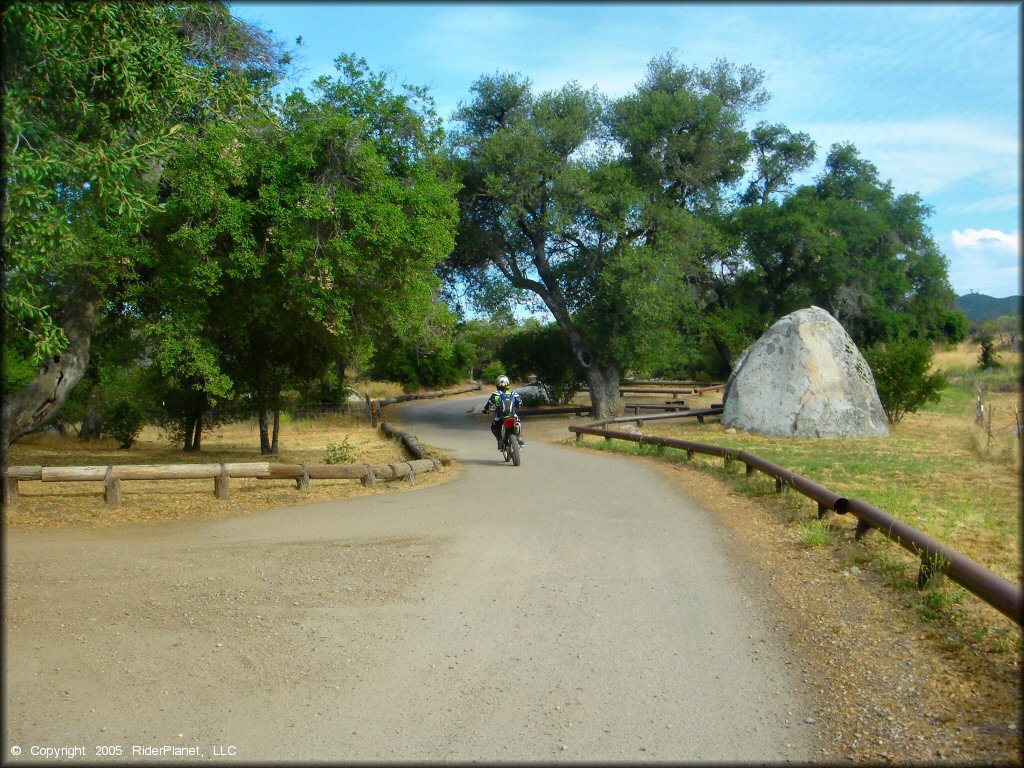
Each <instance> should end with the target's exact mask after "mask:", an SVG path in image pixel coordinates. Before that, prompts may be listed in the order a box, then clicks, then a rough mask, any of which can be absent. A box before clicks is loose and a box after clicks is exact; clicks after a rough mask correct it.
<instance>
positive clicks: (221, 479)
mask: <svg viewBox="0 0 1024 768" xmlns="http://www.w3.org/2000/svg"><path fill="white" fill-rule="evenodd" d="M213 495H214V496H216V497H217V498H218V499H222V500H226V499H228V498H230V496H231V476H230V475H229V474H228V468H227V467H225V466H224V464H223V463H222V464H221V465H220V474H219V475H216V476H215V477H214V478H213Z"/></svg>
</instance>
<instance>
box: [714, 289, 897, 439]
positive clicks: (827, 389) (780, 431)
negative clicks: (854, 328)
mask: <svg viewBox="0 0 1024 768" xmlns="http://www.w3.org/2000/svg"><path fill="white" fill-rule="evenodd" d="M722 424H724V425H727V426H731V427H736V428H737V429H742V430H746V431H748V432H758V433H761V434H765V435H773V436H776V437H886V436H888V434H889V427H888V424H887V422H886V418H885V411H883V410H882V403H881V401H879V399H878V390H877V389H876V388H875V379H874V377H873V376H872V375H871V369H870V368H869V367H868V364H867V362H866V361H865V360H864V357H863V356H862V355H861V353H860V350H858V349H857V346H856V345H855V344H854V343H853V339H851V338H850V336H849V334H847V333H846V330H845V329H844V328H843V326H841V325H840V324H839V321H838V320H836V319H835V318H834V317H832V315H830V314H829V313H828V312H826V311H825V310H824V309H821V308H820V307H810V308H808V309H801V310H799V311H798V312H793V313H792V314H789V315H786V316H785V317H784V318H782V319H781V320H779V321H778V322H777V323H775V325H773V326H772V327H771V328H769V329H768V330H767V331H766V332H765V333H764V335H763V336H761V338H760V339H758V340H757V341H756V342H754V343H753V344H751V345H750V346H749V347H748V348H747V349H746V351H744V352H743V354H742V355H740V357H739V359H738V360H737V362H736V366H735V368H733V372H732V375H731V376H730V377H729V381H728V382H727V383H726V387H725V409H724V411H723V413H722Z"/></svg>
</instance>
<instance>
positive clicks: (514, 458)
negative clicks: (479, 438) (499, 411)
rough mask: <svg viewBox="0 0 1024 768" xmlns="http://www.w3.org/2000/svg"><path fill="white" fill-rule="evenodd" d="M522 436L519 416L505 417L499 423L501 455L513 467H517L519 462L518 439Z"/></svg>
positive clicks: (514, 414)
mask: <svg viewBox="0 0 1024 768" xmlns="http://www.w3.org/2000/svg"><path fill="white" fill-rule="evenodd" d="M522 434H523V425H522V423H521V422H520V421H519V414H518V413H513V414H512V415H511V416H506V417H505V418H504V419H502V422H501V446H502V448H501V455H502V456H504V457H505V461H510V460H511V462H512V464H514V465H515V466H517V467H518V466H519V462H520V461H521V458H520V454H519V448H520V445H519V437H520V435H522Z"/></svg>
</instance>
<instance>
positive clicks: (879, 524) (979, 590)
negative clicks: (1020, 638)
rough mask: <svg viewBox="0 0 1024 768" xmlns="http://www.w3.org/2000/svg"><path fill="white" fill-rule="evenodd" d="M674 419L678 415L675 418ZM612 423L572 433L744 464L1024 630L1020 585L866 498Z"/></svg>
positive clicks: (731, 452) (923, 581)
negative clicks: (886, 542)
mask: <svg viewBox="0 0 1024 768" xmlns="http://www.w3.org/2000/svg"><path fill="white" fill-rule="evenodd" d="M671 415H673V416H674V415H676V414H671ZM647 418H648V419H650V418H653V417H647ZM634 420H635V419H634V418H620V419H618V421H634ZM613 421H616V420H608V421H607V422H595V423H594V424H586V425H582V426H577V425H573V426H570V427H569V431H570V432H573V433H575V434H576V439H577V440H579V438H580V436H581V435H595V436H597V437H604V438H606V439H609V440H628V441H630V442H634V443H640V444H646V445H660V446H665V447H668V448H677V449H680V450H684V451H686V454H687V457H692V456H693V454H694V453H702V454H707V455H711V456H718V457H721V458H723V459H724V460H725V461H726V463H729V462H733V461H741V462H743V463H744V464H745V465H746V472H747V475H751V474H753V472H754V471H755V470H757V471H760V472H763V473H764V474H766V475H769V476H771V477H774V478H775V490H776V491H779V492H781V491H782V489H783V487H784V486H789V487H791V488H795V489H796V490H797V491H799V492H800V493H802V494H803V495H804V496H807V497H808V498H810V499H813V500H814V501H816V502H817V504H818V517H819V519H820V518H821V517H823V516H824V515H825V513H826V512H828V511H833V512H836V513H837V514H840V515H846V514H851V515H853V516H854V517H856V518H857V527H856V529H855V532H854V536H855V538H856V539H860V538H862V537H863V536H864V535H866V534H867V533H869V532H870V531H872V530H878V531H880V532H881V533H882V534H883V535H884V536H886V537H887V538H889V539H891V540H893V541H895V542H896V543H897V544H899V545H900V546H901V547H903V548H904V549H906V550H907V551H908V552H910V553H911V554H913V555H914V556H916V557H917V558H919V559H920V561H921V566H920V570H919V571H918V578H917V585H918V588H919V589H921V588H924V587H926V586H928V585H929V584H930V583H933V581H936V580H938V579H939V578H941V577H942V576H943V575H945V576H948V577H949V578H950V579H952V580H953V581H955V582H956V583H957V584H959V585H960V586H962V587H963V588H964V589H966V590H968V591H969V592H971V593H972V594H974V595H975V596H976V597H979V598H980V599H982V600H984V601H985V602H986V603H988V604H989V605H991V606H992V607H993V608H995V609H996V610H997V611H999V612H1000V613H1002V614H1003V615H1004V616H1006V617H1008V618H1010V619H1012V620H1013V621H1015V622H1016V623H1017V624H1019V625H1024V592H1022V590H1021V588H1020V586H1019V585H1015V584H1012V583H1010V582H1009V581H1007V580H1006V579H1004V578H1003V577H1002V576H999V575H997V574H995V573H992V572H991V571H989V570H987V569H986V568H983V567H982V566H980V565H978V564H977V563H975V562H973V561H972V560H969V559H968V558H967V557H965V556H964V555H962V554H960V553H959V552H957V551H956V550H953V549H950V548H949V547H947V546H945V545H944V544H942V543H940V542H939V541H936V540H935V539H933V538H932V537H931V536H929V535H928V534H926V533H924V532H923V531H919V530H917V529H916V528H913V527H912V526H909V525H907V524H906V523H904V522H902V521H900V520H898V519H896V518H895V517H893V516H892V515H890V514H889V513H887V512H884V511H882V510H881V509H879V508H878V507H875V506H874V505H872V504H869V503H868V502H866V501H864V500H862V499H848V498H846V497H845V496H842V495H840V494H838V493H835V492H834V491H831V490H829V489H828V488H825V487H824V486H821V485H818V484H817V483H815V482H813V481H812V480H808V479H807V478H805V477H802V476H801V475H798V474H796V473H795V472H791V471H790V470H788V469H784V468H783V467H780V466H778V465H777V464H773V463H772V462H770V461H768V460H767V459H763V458H761V457H760V456H756V455H754V454H752V453H749V452H747V451H742V450H739V451H738V450H736V449H734V448H724V447H722V446H719V445H708V444H706V443H697V442H693V441H690V440H682V439H679V438H672V437H658V436H654V435H641V434H634V433H632V432H619V431H615V430H609V429H601V428H600V427H599V426H596V425H597V424H598V423H610V422H613Z"/></svg>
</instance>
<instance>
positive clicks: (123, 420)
mask: <svg viewBox="0 0 1024 768" xmlns="http://www.w3.org/2000/svg"><path fill="white" fill-rule="evenodd" d="M145 423H146V418H145V416H143V415H142V408H140V407H139V405H138V403H135V402H133V401H131V400H117V401H116V402H113V403H111V404H110V405H108V406H107V407H106V408H104V409H103V425H104V430H105V431H106V432H107V434H109V435H110V436H111V437H113V438H114V439H115V440H117V442H118V444H119V445H120V447H121V448H124V449H125V450H127V449H128V448H131V447H132V445H134V444H135V438H137V437H138V436H139V432H141V431H142V427H143V426H144V425H145Z"/></svg>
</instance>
